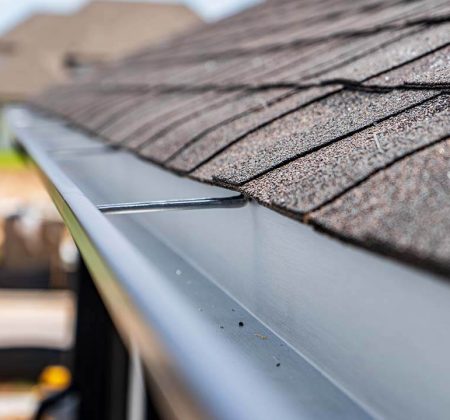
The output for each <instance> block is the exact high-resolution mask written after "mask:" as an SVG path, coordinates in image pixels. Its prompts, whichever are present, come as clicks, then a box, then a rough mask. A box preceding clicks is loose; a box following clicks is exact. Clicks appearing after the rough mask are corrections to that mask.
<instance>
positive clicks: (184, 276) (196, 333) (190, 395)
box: [9, 110, 369, 419]
mask: <svg viewBox="0 0 450 420" xmlns="http://www.w3.org/2000/svg"><path fill="white" fill-rule="evenodd" d="M9 117H10V121H11V122H12V123H13V125H14V110H10V112H9ZM33 118H35V119H37V120H38V121H40V122H41V123H42V121H41V119H40V118H38V117H36V116H33V115H30V120H29V124H27V125H25V126H21V127H16V129H15V132H16V134H17V135H18V137H19V138H20V139H21V143H22V145H24V147H25V149H26V150H27V151H28V153H29V154H30V155H31V156H32V157H33V159H34V160H35V162H36V164H37V165H38V166H39V167H40V168H41V170H42V171H43V172H44V176H45V177H46V180H47V183H48V187H49V191H50V193H51V195H52V197H53V199H54V201H55V203H56V205H57V207H58V209H59V210H60V212H61V213H62V215H63V217H64V220H65V222H66V224H67V225H68V227H69V228H70V229H71V232H72V233H73V235H74V237H75V239H76V241H77V244H78V246H79V247H80V249H81V251H82V254H83V256H84V259H85V260H86V262H87V264H88V266H89V268H90V270H91V271H92V273H93V275H94V279H95V280H96V285H97V287H98V288H99V290H100V292H101V294H102V296H103V297H104V300H105V302H106V304H107V307H108V309H109V311H110V312H111V314H112V317H113V319H114V320H115V322H116V323H117V325H118V328H119V330H120V332H121V334H122V335H123V337H124V339H125V340H126V341H127V342H129V343H131V347H132V348H133V349H135V348H137V349H138V352H139V353H140V355H141V357H142V358H143V360H144V362H145V364H146V366H147V368H148V370H149V371H150V373H151V375H152V378H153V381H154V382H155V384H156V385H157V386H159V391H160V393H161V396H162V397H163V399H164V404H165V405H166V406H169V407H168V414H169V415H170V416H175V417H178V418H183V419H185V418H201V417H204V416H206V417H212V418H218V419H253V418H258V419H266V418H267V419H273V418H276V417H280V418H283V419H290V418H313V419H327V418H330V417H331V416H332V415H335V414H336V413H338V415H339V416H340V417H345V418H350V419H351V418H355V419H363V418H368V417H369V416H368V414H367V412H366V411H364V410H363V409H362V408H361V407H360V406H359V405H358V404H356V403H355V402H354V401H352V400H351V399H350V398H349V397H348V396H347V395H346V394H345V393H343V392H342V390H341V389H339V387H336V386H335V385H334V384H333V383H332V382H330V381H329V380H328V379H327V378H326V377H325V376H324V375H323V374H322V373H321V372H320V371H318V370H317V369H315V368H314V367H313V366H311V364H310V363H308V362H307V361H306V360H305V359H304V358H303V357H302V356H301V355H299V354H298V353H297V352H296V351H294V350H293V349H292V348H291V347H290V346H289V345H288V344H287V343H286V342H284V341H283V340H281V339H280V338H279V337H278V336H277V335H276V334H275V333H274V332H273V331H271V330H270V329H268V328H267V327H266V326H265V325H264V324H263V323H261V322H260V321H259V320H258V319H257V318H256V317H254V316H253V315H252V314H251V313H249V312H248V311H247V310H246V309H245V308H243V307H242V306H241V305H239V303H238V302H236V301H235V300H234V299H233V298H232V297H231V296H229V295H228V294H227V293H225V292H224V291H223V290H222V289H221V288H219V287H218V286H217V285H216V284H215V283H214V282H212V281H211V280H210V279H209V278H208V277H206V276H205V274H204V273H203V271H202V269H201V268H200V267H196V266H195V264H192V263H193V262H192V261H188V260H186V259H185V258H184V257H182V256H181V255H180V254H179V253H178V252H177V251H176V250H175V249H174V248H173V247H170V246H167V245H165V241H163V240H161V238H158V236H155V235H154V234H152V233H151V232H149V231H148V230H146V229H143V226H142V225H141V224H140V223H139V222H138V221H137V220H136V219H135V218H134V217H136V216H134V215H133V216H132V217H131V216H130V215H128V216H124V217H111V218H110V217H105V216H104V215H102V214H101V213H100V212H99V211H98V210H97V209H96V205H98V204H99V203H101V202H105V201H106V200H107V199H108V198H112V199H113V200H115V199H116V198H115V197H108V196H105V195H103V196H102V195H97V197H96V198H95V199H92V197H91V199H89V198H88V197H87V196H86V195H85V193H86V194H88V195H90V194H91V193H92V190H91V189H89V191H87V190H86V191H82V190H81V189H80V188H79V187H78V186H82V184H83V182H84V181H87V180H88V178H89V176H90V175H88V172H84V170H83V164H82V162H81V161H80V162H79V163H80V165H79V166H78V170H76V172H77V173H78V178H77V180H76V184H78V186H77V185H76V184H75V183H74V182H72V179H71V178H72V174H71V169H70V168H69V166H70V165H71V164H73V163H75V161H73V160H72V161H71V160H70V159H67V157H66V156H60V157H59V161H58V160H55V159H56V157H55V156H52V154H51V153H50V154H49V153H48V150H49V148H48V146H49V144H48V142H51V141H53V139H54V137H53V136H56V137H58V138H59V139H60V140H61V141H62V139H64V134H65V130H66V128H65V127H63V126H58V124H54V122H52V121H50V122H48V127H47V130H45V134H42V135H41V134H39V130H36V129H35V126H34V125H33ZM50 126H51V127H50ZM52 130H54V132H53V135H51V133H50V131H52ZM49 136H50V137H49ZM68 142H69V141H68ZM50 149H51V147H50ZM108 155H112V154H111V153H108ZM95 156H96V157H97V158H98V157H100V155H95ZM85 157H86V158H92V159H93V158H94V156H90V157H89V156H84V155H83V158H85ZM77 159H80V156H77V157H76V158H75V160H77ZM75 166H77V165H75ZM109 172H110V174H111V175H112V177H111V179H109V181H108V182H106V183H105V182H104V180H103V181H102V182H103V186H109V187H110V186H111V185H114V183H115V181H114V177H115V176H118V175H120V173H121V171H120V170H118V171H109ZM123 174H124V175H126V177H128V179H130V178H129V177H130V176H133V171H130V170H129V168H127V171H126V172H125V173H123ZM82 180H84V181H82ZM91 180H92V179H91ZM97 181H100V179H98V180H97ZM194 184H195V183H194ZM83 189H84V187H83ZM208 190H209V192H210V193H211V194H212V195H214V196H216V197H219V196H223V197H229V196H233V195H235V193H232V192H230V191H227V190H223V189H220V188H213V187H208ZM118 192H119V191H116V193H118ZM164 194H169V195H170V196H171V197H174V196H177V197H181V198H182V197H189V196H192V195H191V191H189V188H188V189H186V190H184V189H181V190H177V191H175V190H173V189H172V188H171V184H170V183H168V185H167V190H165V191H164ZM123 198H124V199H126V200H128V198H127V197H126V196H124V197H123ZM141 198H142V197H141ZM155 198H159V199H165V198H167V197H164V196H159V197H156V196H155ZM108 201H110V200H108ZM247 207H248V206H245V207H243V208H239V209H216V210H211V211H210V212H200V213H201V214H205V213H216V212H217V213H218V214H221V213H223V212H226V213H229V214H230V215H231V216H232V217H235V216H236V215H237V212H241V211H242V210H243V209H245V208H247ZM169 213H170V214H178V213H179V214H182V213H183V214H185V213H199V212H195V211H193V212H169ZM155 214H156V215H157V214H162V213H155ZM141 216H145V215H141ZM241 324H242V326H241ZM180 401H181V404H180ZM165 408H166V409H167V407H165ZM199 409H200V414H201V415H202V416H200V415H199Z"/></svg>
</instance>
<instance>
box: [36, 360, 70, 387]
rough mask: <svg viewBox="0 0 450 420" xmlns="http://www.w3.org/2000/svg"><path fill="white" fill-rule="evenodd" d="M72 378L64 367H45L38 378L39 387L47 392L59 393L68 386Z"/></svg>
mask: <svg viewBox="0 0 450 420" xmlns="http://www.w3.org/2000/svg"><path fill="white" fill-rule="evenodd" d="M71 379H72V377H71V374H70V371H69V369H67V368H66V367H64V366H47V367H46V368H45V369H44V370H43V371H42V373H41V375H40V377H39V386H40V387H42V388H44V389H46V390H48V391H60V390H62V389H65V388H67V387H68V386H69V385H70V381H71Z"/></svg>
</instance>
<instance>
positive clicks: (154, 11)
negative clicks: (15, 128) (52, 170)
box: [0, 1, 201, 147]
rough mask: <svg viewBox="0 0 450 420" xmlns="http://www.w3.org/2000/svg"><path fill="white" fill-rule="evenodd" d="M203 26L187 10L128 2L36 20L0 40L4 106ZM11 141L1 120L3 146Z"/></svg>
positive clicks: (105, 3)
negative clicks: (150, 45)
mask: <svg viewBox="0 0 450 420" xmlns="http://www.w3.org/2000/svg"><path fill="white" fill-rule="evenodd" d="M200 23H201V20H200V18H199V17H198V16H197V15H196V14H195V13H194V12H192V11H191V10H190V9H189V8H187V7H185V6H183V5H178V4H156V3H149V2H145V3H144V2H129V1H93V2H92V3H88V4H87V5H86V6H84V7H83V8H81V9H80V10H79V11H77V12H76V13H74V14H72V15H56V14H39V15H35V16H32V17H31V18H29V19H28V20H26V21H25V22H22V23H20V24H19V25H18V26H16V27H15V28H13V29H12V30H11V31H9V32H8V33H6V34H5V35H4V36H2V37H0V107H1V105H2V104H5V103H7V102H10V101H19V100H22V99H24V98H25V97H27V96H29V95H34V94H36V93H38V92H40V91H42V90H43V89H45V88H47V87H49V86H51V85H53V84H55V83H62V82H65V81H67V80H68V79H69V78H71V77H73V76H76V75H77V74H78V73H83V74H84V73H86V71H89V70H91V69H92V68H93V67H94V66H95V65H99V64H100V65H101V64H103V63H106V62H108V61H111V60H116V59H118V58H120V57H123V56H125V55H127V54H129V53H131V52H133V51H135V50H138V49H139V48H141V47H143V46H148V45H149V44H152V43H158V42H161V41H163V40H164V39H167V38H169V37H171V36H174V35H175V34H177V33H179V32H181V31H184V30H187V29H189V28H192V27H194V26H195V25H198V24H200ZM7 139H8V135H7V133H6V131H5V128H4V124H3V123H2V121H1V120H0V147H1V146H2V145H3V147H4V146H5V145H7V143H8V141H7Z"/></svg>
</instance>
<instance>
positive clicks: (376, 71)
mask: <svg viewBox="0 0 450 420" xmlns="http://www.w3.org/2000/svg"><path fill="white" fill-rule="evenodd" d="M449 42H450V5H449V4H448V2H447V1H444V0H433V1H415V2H405V1H396V0H392V1H391V0H384V1H381V2H380V1H373V0H364V1H363V2H347V1H331V0H321V1H319V2H316V1H309V0H304V1H302V2H298V1H293V0H283V1H268V2H266V3H265V4H263V5H259V6H257V7H255V8H253V9H249V10H247V11H245V12H243V13H241V14H238V15H235V16H233V17H230V18H228V19H226V20H224V21H222V22H218V23H216V24H213V25H209V26H206V27H205V28H203V29H199V30H197V31H195V32H192V33H191V34H190V35H189V36H184V37H182V38H178V39H174V40H172V41H169V42H165V43H164V44H162V45H161V46H160V47H153V48H147V49H145V50H142V51H141V52H140V53H136V54H134V55H132V56H130V57H128V58H127V59H125V60H123V61H121V62H120V63H118V64H117V65H114V66H111V67H110V68H108V69H105V70H104V71H103V72H99V73H98V74H97V75H96V76H95V77H91V78H90V79H86V80H85V81H84V82H82V83H78V84H76V85H68V86H64V87H59V88H55V89H53V90H51V91H49V92H47V93H46V94H44V95H42V96H40V97H39V98H36V100H35V101H34V105H36V106H38V107H40V108H41V109H45V110H46V111H51V112H53V113H55V114H57V115H59V116H61V117H63V118H65V119H68V120H70V121H71V122H72V123H73V125H76V126H78V127H79V128H80V129H83V130H85V131H88V132H89V133H93V134H95V135H96V136H97V137H98V138H101V139H103V141H105V142H106V143H108V144H111V145H114V146H119V147H124V148H127V149H130V150H132V151H133V152H134V153H136V154H138V155H140V156H141V157H143V158H145V159H148V160H150V161H152V162H155V163H157V164H159V165H162V166H164V167H166V168H167V169H170V170H172V171H175V172H177V173H179V174H181V175H184V176H188V177H191V178H194V179H197V180H200V181H203V182H207V183H212V184H218V185H222V186H226V187H228V188H231V189H235V190H239V191H241V192H243V193H244V194H246V195H248V196H249V197H252V198H254V199H256V200H258V201H259V202H260V203H261V204H263V205H265V206H268V207H270V208H272V209H274V210H276V211H279V212H281V213H283V214H286V215H287V216H290V217H293V218H296V219H299V220H301V221H303V222H305V223H309V224H311V225H313V226H314V227H316V228H318V229H320V230H322V231H324V232H326V233H327V234H330V235H332V236H335V237H338V238H340V239H343V240H345V241H348V242H352V243H354V244H358V245H360V246H363V247H366V248H369V249H372V250H375V251H378V252H382V253H384V254H387V255H391V256H396V257H399V258H401V259H403V260H407V261H409V262H413V263H415V264H421V265H423V266H426V267H428V268H431V269H434V270H438V271H440V272H445V273H447V274H448V273H449V272H450V254H449V247H450V242H449V239H448V236H447V235H445V228H446V226H447V224H448V222H447V219H448V217H447V216H448V214H449V213H448V212H449V210H450V208H449V206H450V201H449V199H448V189H449V179H450V177H449V175H448V164H449V159H450V154H449V153H448V150H447V149H448V144H447V143H448V141H450V140H449V136H450V119H449V113H450V110H449V103H450V102H449V94H450V91H449V83H450V80H449V78H450V74H449V68H450V66H449V60H450V43H449Z"/></svg>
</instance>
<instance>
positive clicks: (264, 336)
mask: <svg viewBox="0 0 450 420" xmlns="http://www.w3.org/2000/svg"><path fill="white" fill-rule="evenodd" d="M255 336H256V337H258V338H260V339H261V340H267V335H262V334H258V333H256V334H255Z"/></svg>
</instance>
